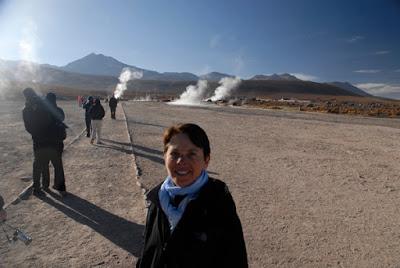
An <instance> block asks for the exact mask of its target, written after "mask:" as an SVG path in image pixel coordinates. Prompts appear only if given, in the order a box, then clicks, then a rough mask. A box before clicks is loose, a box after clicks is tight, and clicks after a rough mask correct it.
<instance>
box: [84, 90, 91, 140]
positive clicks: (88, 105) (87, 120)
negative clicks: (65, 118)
mask: <svg viewBox="0 0 400 268" xmlns="http://www.w3.org/2000/svg"><path fill="white" fill-rule="evenodd" d="M92 106H93V97H92V96H89V97H88V98H87V100H86V102H85V104H83V106H82V107H83V109H85V123H86V137H88V138H89V137H90V132H91V121H92V119H91V118H90V114H89V110H90V108H91V107H92Z"/></svg>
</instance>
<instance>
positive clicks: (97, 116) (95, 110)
mask: <svg viewBox="0 0 400 268" xmlns="http://www.w3.org/2000/svg"><path fill="white" fill-rule="evenodd" d="M104 115H105V111H104V108H103V106H102V105H101V103H100V99H97V98H96V99H95V101H94V105H93V106H92V107H91V108H90V109H89V116H90V118H91V119H92V123H91V125H92V138H91V140H90V143H92V144H93V142H94V141H95V140H96V143H97V144H101V141H100V138H101V137H100V135H101V125H102V119H103V117H104Z"/></svg>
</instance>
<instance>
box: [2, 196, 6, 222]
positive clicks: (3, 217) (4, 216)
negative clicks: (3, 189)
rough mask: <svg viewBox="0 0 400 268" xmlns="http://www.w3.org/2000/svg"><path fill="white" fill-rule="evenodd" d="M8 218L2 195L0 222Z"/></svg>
mask: <svg viewBox="0 0 400 268" xmlns="http://www.w3.org/2000/svg"><path fill="white" fill-rule="evenodd" d="M5 220H7V212H6V211H5V210H4V199H3V197H2V196H1V195H0V222H3V221H5Z"/></svg>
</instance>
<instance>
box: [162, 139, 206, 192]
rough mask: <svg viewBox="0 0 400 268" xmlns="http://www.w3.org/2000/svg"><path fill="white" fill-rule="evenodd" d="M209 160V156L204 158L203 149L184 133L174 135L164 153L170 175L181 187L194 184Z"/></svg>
mask: <svg viewBox="0 0 400 268" xmlns="http://www.w3.org/2000/svg"><path fill="white" fill-rule="evenodd" d="M209 160H210V157H209V156H208V157H206V158H204V152H203V149H202V148H199V147H197V146H196V145H194V144H193V143H192V141H191V140H190V139H189V136H188V135H186V134H184V133H179V134H176V135H174V136H172V138H171V140H170V141H169V143H168V149H167V151H166V152H165V154H164V161H165V167H166V168H167V171H168V175H170V176H171V177H172V180H173V181H174V183H175V185H177V186H180V187H186V186H189V185H190V184H192V183H193V182H194V181H195V180H196V178H197V177H199V176H200V174H201V171H202V170H203V169H204V170H205V169H206V168H207V166H208V162H209Z"/></svg>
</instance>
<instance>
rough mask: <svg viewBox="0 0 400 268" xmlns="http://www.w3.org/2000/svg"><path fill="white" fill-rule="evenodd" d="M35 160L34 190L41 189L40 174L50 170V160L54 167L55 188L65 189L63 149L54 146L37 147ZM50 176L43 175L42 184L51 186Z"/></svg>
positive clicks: (45, 186)
mask: <svg viewBox="0 0 400 268" xmlns="http://www.w3.org/2000/svg"><path fill="white" fill-rule="evenodd" d="M34 157H35V158H34V160H33V190H34V191H39V190H40V175H41V174H42V173H46V170H47V172H48V168H49V162H51V164H52V165H53V167H54V185H53V188H54V189H56V190H58V191H65V177H64V167H63V163H62V150H60V149H57V148H53V147H44V148H36V149H35V150H34ZM49 183H50V182H49V177H47V178H45V176H43V181H42V186H43V187H44V188H47V187H48V186H49Z"/></svg>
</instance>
